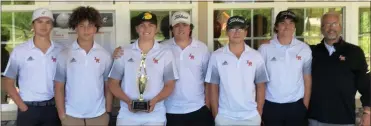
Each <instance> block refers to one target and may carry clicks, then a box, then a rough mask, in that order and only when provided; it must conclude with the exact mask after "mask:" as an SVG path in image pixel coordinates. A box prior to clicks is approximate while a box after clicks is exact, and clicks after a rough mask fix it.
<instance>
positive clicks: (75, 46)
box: [72, 40, 99, 50]
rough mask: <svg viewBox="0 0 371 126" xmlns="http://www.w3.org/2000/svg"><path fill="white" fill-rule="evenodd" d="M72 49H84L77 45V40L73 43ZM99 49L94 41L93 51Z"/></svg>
mask: <svg viewBox="0 0 371 126" xmlns="http://www.w3.org/2000/svg"><path fill="white" fill-rule="evenodd" d="M72 48H73V49H75V50H78V49H82V48H81V47H80V45H79V44H78V43H77V40H75V42H73V43H72ZM98 48H99V46H98V44H97V43H96V42H95V41H94V42H93V48H92V49H93V50H95V49H98Z"/></svg>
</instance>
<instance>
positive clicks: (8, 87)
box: [2, 77, 28, 112]
mask: <svg viewBox="0 0 371 126" xmlns="http://www.w3.org/2000/svg"><path fill="white" fill-rule="evenodd" d="M2 83H3V85H4V88H5V91H6V92H7V93H8V94H9V96H10V98H11V99H12V100H13V101H14V102H15V104H16V105H17V106H18V108H19V109H20V110H21V111H22V112H24V111H27V109H28V107H27V105H26V104H24V102H23V100H22V99H21V96H20V95H19V93H18V92H17V90H16V88H15V85H14V83H15V80H14V79H12V78H9V77H3V82H2Z"/></svg>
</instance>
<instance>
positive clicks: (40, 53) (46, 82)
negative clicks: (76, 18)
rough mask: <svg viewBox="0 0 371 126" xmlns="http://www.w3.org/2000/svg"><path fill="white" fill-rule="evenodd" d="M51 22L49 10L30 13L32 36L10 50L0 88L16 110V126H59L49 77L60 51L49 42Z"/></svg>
mask: <svg viewBox="0 0 371 126" xmlns="http://www.w3.org/2000/svg"><path fill="white" fill-rule="evenodd" d="M53 21H54V18H53V13H52V12H51V11H50V10H49V9H46V8H38V9H36V10H35V11H34V12H33V15H32V29H33V32H34V36H33V37H32V38H31V39H30V40H28V41H27V42H25V43H23V44H21V45H19V46H17V47H15V48H14V49H13V51H12V53H11V55H10V59H9V62H8V64H7V67H6V69H5V71H4V76H5V77H4V79H3V81H2V82H3V85H4V88H5V90H6V92H7V93H8V94H9V96H10V98H12V100H13V101H14V102H15V104H16V105H17V106H18V113H17V122H16V123H17V126H58V125H60V120H59V119H58V113H57V109H56V108H55V101H54V98H53V97H54V92H53V76H52V75H53V74H54V72H55V68H56V65H57V63H56V61H58V60H59V59H57V58H56V57H57V55H58V54H59V53H60V51H61V50H62V49H63V48H64V47H63V46H62V45H59V44H57V43H55V42H53V41H51V39H50V32H51V31H52V29H53ZM16 80H17V81H18V83H19V92H17V90H16V88H15V81H16Z"/></svg>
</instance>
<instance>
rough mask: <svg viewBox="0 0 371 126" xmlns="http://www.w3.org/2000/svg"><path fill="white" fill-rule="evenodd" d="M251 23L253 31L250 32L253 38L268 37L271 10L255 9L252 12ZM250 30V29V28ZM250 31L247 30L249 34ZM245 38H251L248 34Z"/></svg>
mask: <svg viewBox="0 0 371 126" xmlns="http://www.w3.org/2000/svg"><path fill="white" fill-rule="evenodd" d="M253 11H254V12H253V14H254V16H253V22H254V25H252V24H250V26H251V25H252V27H254V30H253V32H252V34H253V37H270V36H271V34H272V30H271V29H272V26H271V22H272V10H271V9H256V10H253ZM250 29H251V27H250ZM250 32H251V30H249V33H250ZM247 36H249V37H250V36H251V34H248V35H247Z"/></svg>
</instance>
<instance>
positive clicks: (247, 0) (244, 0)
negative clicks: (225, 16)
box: [214, 0, 274, 3]
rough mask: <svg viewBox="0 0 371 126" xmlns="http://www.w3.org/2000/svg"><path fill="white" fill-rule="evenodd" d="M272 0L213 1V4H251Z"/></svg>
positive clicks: (271, 0) (270, 0)
mask: <svg viewBox="0 0 371 126" xmlns="http://www.w3.org/2000/svg"><path fill="white" fill-rule="evenodd" d="M273 1H274V0H214V3H253V2H273Z"/></svg>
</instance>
